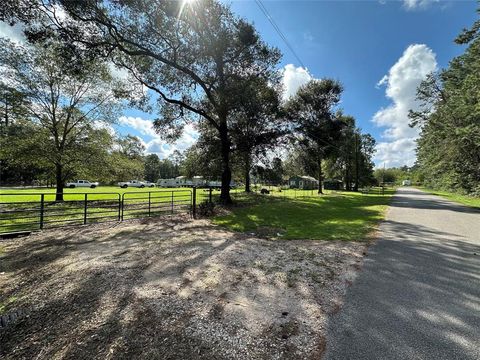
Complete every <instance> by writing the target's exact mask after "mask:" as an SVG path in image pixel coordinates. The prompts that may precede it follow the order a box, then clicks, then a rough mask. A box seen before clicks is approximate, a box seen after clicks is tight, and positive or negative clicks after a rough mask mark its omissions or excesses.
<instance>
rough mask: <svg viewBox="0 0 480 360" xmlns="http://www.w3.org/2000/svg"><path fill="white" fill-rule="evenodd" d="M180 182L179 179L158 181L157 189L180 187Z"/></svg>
mask: <svg viewBox="0 0 480 360" xmlns="http://www.w3.org/2000/svg"><path fill="white" fill-rule="evenodd" d="M181 182H182V181H181V180H179V179H158V181H157V186H159V187H180V186H181V185H182V184H181Z"/></svg>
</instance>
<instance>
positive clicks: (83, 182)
mask: <svg viewBox="0 0 480 360" xmlns="http://www.w3.org/2000/svg"><path fill="white" fill-rule="evenodd" d="M66 186H67V187H68V188H70V189H74V188H76V187H88V188H92V189H94V188H96V187H97V186H98V182H90V181H88V180H77V181H76V182H69V183H67V185H66Z"/></svg>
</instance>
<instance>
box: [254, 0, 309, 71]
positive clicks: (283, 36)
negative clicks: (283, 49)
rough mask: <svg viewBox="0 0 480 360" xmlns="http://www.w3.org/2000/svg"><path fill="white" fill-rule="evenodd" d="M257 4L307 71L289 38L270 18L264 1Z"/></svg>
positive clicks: (256, 0)
mask: <svg viewBox="0 0 480 360" xmlns="http://www.w3.org/2000/svg"><path fill="white" fill-rule="evenodd" d="M255 2H256V3H257V5H258V7H259V8H260V10H261V11H262V12H263V14H264V15H265V17H266V18H267V20H268V21H269V22H270V24H272V26H273V28H274V29H275V31H276V32H277V34H278V35H279V36H280V38H281V39H282V40H283V42H284V43H285V45H287V47H288V48H289V49H290V51H291V52H292V54H293V56H295V58H296V59H297V61H298V62H299V63H300V65H301V66H302V67H303V68H305V69H306V66H305V64H304V63H303V61H302V60H300V57H299V56H298V55H297V53H296V52H295V50H293V47H292V46H291V45H290V43H289V42H288V40H287V37H286V36H285V35H284V34H283V32H282V30H280V28H279V27H278V25H277V24H276V23H275V20H273V18H272V17H271V16H270V14H269V12H268V10H267V8H266V7H265V5H264V4H263V3H262V0H255Z"/></svg>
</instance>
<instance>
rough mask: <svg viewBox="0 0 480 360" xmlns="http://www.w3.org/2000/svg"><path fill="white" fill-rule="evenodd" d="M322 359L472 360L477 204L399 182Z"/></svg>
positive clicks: (477, 338)
mask: <svg viewBox="0 0 480 360" xmlns="http://www.w3.org/2000/svg"><path fill="white" fill-rule="evenodd" d="M379 238H380V240H379V241H378V242H377V243H376V244H375V245H374V246H373V247H371V248H370V250H369V256H368V258H367V259H366V261H365V263H364V270H363V271H362V273H361V274H360V275H359V276H358V278H357V280H356V281H355V283H354V285H353V286H352V287H351V288H350V289H349V291H348V292H347V295H346V299H345V307H344V308H343V309H342V311H341V312H340V313H339V314H338V316H335V317H333V321H332V322H331V323H330V325H329V335H328V341H327V353H326V355H325V357H324V359H329V360H332V359H338V360H347V359H355V360H361V359H402V360H405V359H432V360H441V359H445V360H452V359H464V360H468V359H472V360H473V359H476V360H478V359H480V211H478V210H475V209H472V208H468V207H464V206H461V205H458V204H454V203H452V202H449V201H447V200H444V199H442V198H439V197H436V196H433V195H429V194H426V193H424V192H421V191H420V190H416V189H413V188H403V189H400V190H399V191H398V192H397V194H396V195H395V197H394V198H393V201H392V203H391V207H390V209H389V212H388V214H387V220H386V221H385V222H384V223H383V224H382V225H381V227H380V233H379Z"/></svg>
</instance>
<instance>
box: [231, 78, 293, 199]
mask: <svg viewBox="0 0 480 360" xmlns="http://www.w3.org/2000/svg"><path fill="white" fill-rule="evenodd" d="M239 100H240V101H239V103H240V106H239V107H237V108H236V109H235V110H234V111H233V112H232V116H231V121H230V133H231V134H232V138H233V147H234V153H235V155H236V157H237V159H238V160H240V162H241V164H242V167H243V174H244V180H245V191H246V192H250V171H251V170H252V166H253V165H254V164H255V163H256V162H258V160H260V159H261V158H266V157H267V152H268V150H271V149H273V148H274V147H275V146H276V145H277V142H278V140H279V138H280V137H281V136H282V135H284V134H285V133H286V132H285V130H284V129H283V119H282V118H281V117H280V116H279V115H280V114H279V107H280V92H279V91H278V90H277V88H276V87H275V84H272V83H267V82H266V81H265V80H264V79H249V81H248V82H247V86H246V87H245V89H244V91H243V92H242V94H240V95H239Z"/></svg>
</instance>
